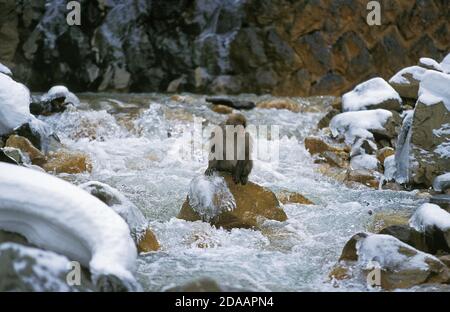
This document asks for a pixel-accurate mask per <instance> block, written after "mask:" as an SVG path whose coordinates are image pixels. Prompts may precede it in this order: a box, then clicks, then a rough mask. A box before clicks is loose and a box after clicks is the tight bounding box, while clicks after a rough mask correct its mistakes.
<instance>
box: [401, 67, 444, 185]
mask: <svg viewBox="0 0 450 312" xmlns="http://www.w3.org/2000/svg"><path fill="white" fill-rule="evenodd" d="M449 86H450V75H446V74H443V73H439V72H437V71H433V70H429V71H427V72H426V73H425V74H424V76H423V77H422V82H421V83H420V88H419V99H418V101H417V104H416V107H415V109H414V112H413V113H412V112H408V113H407V114H406V116H405V119H404V122H403V126H402V130H401V132H400V135H399V137H398V142H397V152H396V162H397V182H398V183H410V184H419V185H420V184H421V185H426V186H431V185H432V184H433V181H434V179H435V178H436V177H437V176H439V175H441V174H444V173H445V172H448V168H449V165H448V164H449V161H450V88H449Z"/></svg>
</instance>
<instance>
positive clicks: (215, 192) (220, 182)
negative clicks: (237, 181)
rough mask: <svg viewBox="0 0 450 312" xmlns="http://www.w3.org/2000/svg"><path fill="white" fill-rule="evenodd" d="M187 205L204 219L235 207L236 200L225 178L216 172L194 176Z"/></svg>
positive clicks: (208, 219) (212, 217) (207, 219)
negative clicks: (209, 174)
mask: <svg viewBox="0 0 450 312" xmlns="http://www.w3.org/2000/svg"><path fill="white" fill-rule="evenodd" d="M189 205H190V206H191V207H192V209H193V210H194V211H195V212H197V213H198V214H199V215H200V216H201V217H202V219H203V220H204V221H210V220H212V219H214V218H215V217H216V216H218V215H220V214H221V213H222V212H226V211H232V210H234V209H235V208H236V201H235V199H234V196H233V194H232V193H231V191H230V189H229V188H228V186H227V183H226V181H225V179H224V178H223V177H221V176H219V175H217V174H214V175H211V176H205V175H200V176H198V177H196V178H194V179H193V180H192V182H191V185H190V189H189Z"/></svg>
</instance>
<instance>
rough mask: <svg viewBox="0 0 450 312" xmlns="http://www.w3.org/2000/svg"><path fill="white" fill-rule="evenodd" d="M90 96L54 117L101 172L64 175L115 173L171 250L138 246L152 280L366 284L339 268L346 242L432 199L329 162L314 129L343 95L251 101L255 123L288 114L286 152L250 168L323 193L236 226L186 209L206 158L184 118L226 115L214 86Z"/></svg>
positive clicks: (157, 284) (301, 287)
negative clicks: (178, 93) (353, 183)
mask: <svg viewBox="0 0 450 312" xmlns="http://www.w3.org/2000/svg"><path fill="white" fill-rule="evenodd" d="M240 98H241V99H245V100H249V99H250V100H254V101H261V100H267V99H268V98H270V97H268V96H263V97H255V96H252V95H242V96H240ZM80 99H81V101H82V104H81V108H79V109H78V110H70V111H66V112H64V113H62V114H58V115H54V116H51V117H43V118H44V119H45V120H46V121H47V122H49V123H50V124H51V125H52V126H53V127H54V128H55V130H56V131H57V132H58V134H59V136H60V138H61V140H62V142H63V143H64V144H66V145H68V146H69V147H70V148H72V149H76V150H82V151H84V152H85V153H87V154H89V156H90V157H91V159H92V162H93V171H92V173H90V174H79V175H61V177H62V178H65V179H69V180H70V181H72V182H73V183H76V184H79V183H82V182H87V181H89V180H97V181H101V182H104V183H107V184H109V185H111V186H113V187H115V188H117V189H119V190H120V191H121V192H123V193H124V194H125V195H126V196H127V198H129V199H130V200H131V201H132V202H133V203H134V204H136V205H137V206H138V207H139V209H141V211H142V212H143V213H144V215H145V216H146V218H148V219H149V220H150V225H151V228H152V229H153V230H154V232H155V233H156V236H157V237H158V240H159V242H160V244H161V250H160V251H158V252H152V253H148V254H144V255H141V256H140V257H139V261H138V278H139V280H140V282H141V283H142V285H143V287H144V289H145V290H148V291H164V290H166V289H169V288H171V287H174V286H179V285H182V284H185V283H187V282H190V281H192V280H196V279H200V278H202V277H209V278H212V279H214V280H215V281H216V282H217V283H218V284H219V285H221V286H224V287H232V288H233V289H242V290H250V291H317V290H322V291H329V290H332V291H336V290H338V291H339V290H340V291H345V290H366V289H367V288H366V286H365V285H358V284H346V285H341V286H340V288H337V289H336V288H333V285H332V284H331V283H330V281H329V279H328V274H329V272H330V271H331V268H332V266H333V265H334V264H335V263H336V261H337V259H338V258H339V256H340V253H341V251H342V248H343V246H344V244H345V243H346V242H347V241H348V239H349V238H350V237H351V236H352V235H354V234H356V233H358V232H361V231H366V230H367V229H368V228H369V226H370V225H371V224H372V223H373V216H371V215H370V214H369V213H368V212H369V211H373V212H376V213H377V212H388V213H393V212H401V213H402V214H407V215H411V214H412V213H413V212H414V210H415V209H416V208H417V207H418V206H419V205H420V204H421V203H422V202H423V200H420V199H418V198H417V197H416V194H415V193H408V192H394V191H377V190H372V189H368V188H366V187H363V186H361V187H359V188H352V189H351V188H347V187H346V186H345V185H343V184H342V183H340V182H337V181H335V180H332V179H331V178H328V177H325V176H323V175H321V174H320V173H318V171H317V169H318V165H316V164H314V160H313V159H312V157H311V156H310V155H309V153H308V152H307V151H306V150H305V148H304V145H303V140H304V138H305V137H306V136H308V135H311V134H315V132H316V131H317V130H316V129H315V128H316V124H317V122H318V120H319V119H320V118H321V117H322V116H323V115H324V114H325V107H327V106H328V105H329V104H330V102H331V101H332V98H328V97H319V98H311V99H300V98H293V99H292V100H294V101H296V102H297V103H298V104H299V105H300V106H301V107H302V108H304V109H303V110H302V111H306V112H304V113H292V112H290V111H287V110H265V109H255V110H251V111H244V112H243V113H244V114H245V115H246V117H247V119H248V120H249V124H255V125H268V126H270V125H279V126H280V140H281V141H280V151H279V161H278V162H276V163H272V162H263V161H258V160H257V161H255V165H254V169H253V171H252V174H251V176H250V180H251V181H253V182H255V183H259V184H261V185H263V186H265V187H268V188H270V189H271V190H272V191H274V192H278V191H281V190H286V191H292V192H298V193H301V194H303V195H305V196H306V197H308V198H309V199H311V200H312V201H313V202H314V203H315V205H310V206H306V205H299V204H288V205H284V210H285V211H286V214H287V215H288V220H287V221H286V222H276V221H266V222H265V223H264V224H263V227H262V229H261V231H255V230H248V229H233V230H231V231H226V230H223V229H216V228H214V227H211V226H210V225H209V224H208V223H203V222H186V221H182V220H178V219H176V218H175V217H176V216H177V214H178V212H179V210H180V209H181V206H182V204H183V202H184V201H185V199H186V196H187V195H188V193H189V185H190V182H191V180H192V179H193V178H194V177H196V176H198V175H199V174H202V173H203V172H204V171H205V169H206V167H207V156H206V157H205V155H204V154H201V153H199V154H194V155H193V157H191V158H190V159H184V158H182V157H179V152H178V151H179V150H180V149H181V148H183V147H184V146H186V145H188V144H190V140H191V138H190V137H188V136H184V135H183V133H182V129H183V128H185V127H186V126H189V125H190V124H191V123H192V120H193V119H194V117H198V118H202V120H203V121H204V124H219V123H220V122H222V121H223V120H224V119H225V118H226V117H225V116H224V115H219V114H216V113H214V112H213V111H212V110H211V109H210V107H209V104H206V102H205V101H204V97H203V96H193V95H183V96H182V97H180V98H179V99H178V101H174V100H171V98H170V97H169V96H166V95H159V94H147V95H132V94H130V95H111V94H97V95H94V94H87V95H81V96H80ZM180 99H182V100H180Z"/></svg>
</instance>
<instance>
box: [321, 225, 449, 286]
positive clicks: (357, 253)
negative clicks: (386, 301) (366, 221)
mask: <svg viewBox="0 0 450 312" xmlns="http://www.w3.org/2000/svg"><path fill="white" fill-rule="evenodd" d="M337 273H339V274H337ZM330 275H331V277H333V278H336V279H339V278H340V279H351V278H355V279H358V280H360V282H362V283H364V284H366V285H367V284H368V282H369V281H370V282H379V285H376V286H380V287H382V288H383V289H386V290H393V289H398V288H410V287H413V286H416V285H421V284H439V283H448V282H450V271H449V269H448V268H447V266H446V265H445V264H444V263H442V262H441V261H440V260H439V259H437V258H436V257H434V256H432V255H429V254H426V253H424V252H421V251H419V250H417V249H415V248H413V247H411V246H409V245H407V244H405V243H403V242H402V241H400V240H398V239H397V238H395V237H393V236H390V235H382V234H368V233H359V234H356V235H355V236H353V237H352V238H351V239H350V240H349V241H348V242H347V244H346V245H345V247H344V249H343V251H342V255H341V257H340V259H339V263H338V264H337V265H336V267H335V268H334V270H333V272H332V273H331V274H330ZM372 275H373V276H376V275H379V281H377V278H373V279H372V278H371V277H372ZM368 286H369V285H368ZM371 286H373V285H371Z"/></svg>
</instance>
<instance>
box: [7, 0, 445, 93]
mask: <svg viewBox="0 0 450 312" xmlns="http://www.w3.org/2000/svg"><path fill="white" fill-rule="evenodd" d="M79 2H80V3H81V8H82V13H81V17H82V25H81V26H79V27H78V26H72V27H70V26H68V25H67V23H66V14H67V12H68V10H67V9H66V3H67V1H64V0H48V1H45V0H22V1H16V0H1V1H0V12H1V13H0V62H2V63H5V64H6V65H9V66H10V67H11V68H12V69H13V71H14V74H15V76H16V77H17V78H18V79H20V80H22V81H23V82H26V83H27V84H28V85H29V86H30V87H31V88H32V89H33V90H36V91H37V90H45V89H48V87H50V86H51V85H54V84H55V83H64V84H66V85H67V86H69V87H70V88H72V89H73V90H76V91H86V90H91V91H112V90H114V91H137V92H139V91H147V92H148V91H178V92H179V91H192V92H202V93H241V92H255V93H266V92H271V93H274V94H276V95H302V96H304V95H316V94H340V93H342V92H343V91H346V90H349V89H350V88H351V87H352V86H354V85H355V84H356V83H357V82H360V81H363V80H365V79H367V78H370V77H372V76H375V75H377V76H382V77H384V78H386V79H387V78H389V77H390V76H392V75H393V74H394V73H395V72H396V71H397V70H399V69H400V68H402V67H405V66H406V65H408V64H411V63H414V62H415V61H416V60H417V59H418V58H419V57H422V56H427V57H432V58H435V59H442V57H443V56H444V53H446V52H448V50H449V49H450V40H449V36H450V34H449V28H450V27H449V26H450V25H449V18H448V16H449V14H450V13H449V7H450V6H449V1H448V0H432V1H430V0H427V1H424V0H387V1H382V25H381V26H368V25H367V23H366V16H367V13H368V11H367V10H366V4H367V1H359V0H314V1H310V0H308V1H306V0H276V1H270V0H165V1H155V0H153V1H152V0H120V1H119V0H90V1H87V0H81V1H79Z"/></svg>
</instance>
